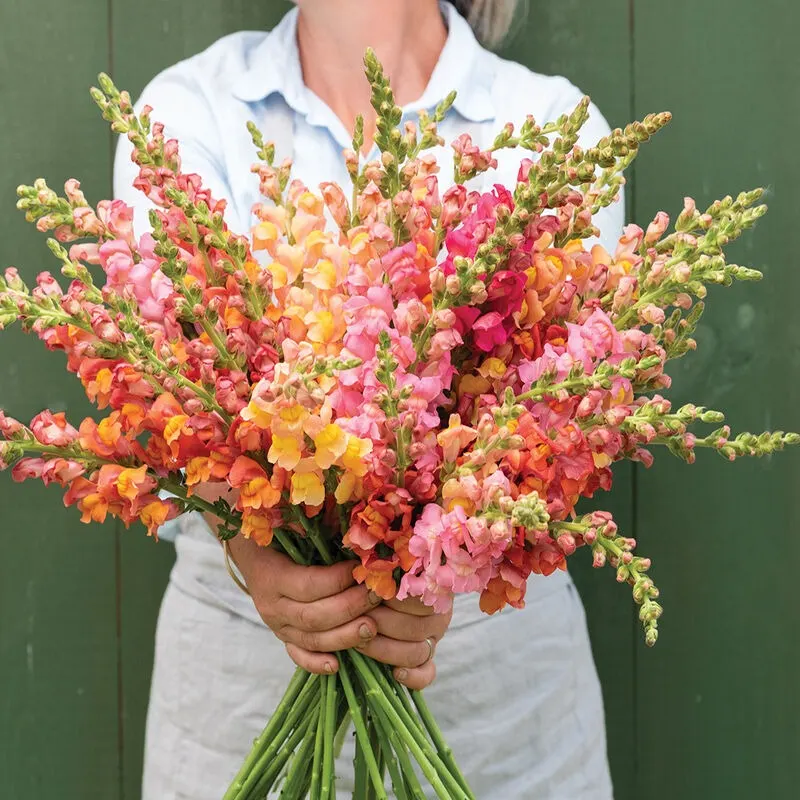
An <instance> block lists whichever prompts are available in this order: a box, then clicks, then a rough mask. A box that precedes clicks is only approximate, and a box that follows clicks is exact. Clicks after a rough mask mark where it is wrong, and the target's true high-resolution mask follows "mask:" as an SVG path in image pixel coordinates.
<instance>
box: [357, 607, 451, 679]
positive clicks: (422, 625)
mask: <svg viewBox="0 0 800 800" xmlns="http://www.w3.org/2000/svg"><path fill="white" fill-rule="evenodd" d="M369 616H370V617H372V619H374V620H375V622H376V623H377V625H378V635H377V636H376V637H375V638H374V639H372V640H371V641H369V642H367V643H366V644H363V645H361V646H360V647H359V648H358V649H359V650H360V651H361V652H362V653H364V654H365V655H368V656H370V657H371V658H374V659H375V660H376V661H382V662H383V663H384V664H392V665H393V666H394V667H395V670H394V677H395V678H396V679H397V680H398V681H399V682H400V683H402V684H405V685H406V686H407V687H408V688H409V689H424V688H425V687H426V686H429V685H430V684H431V683H433V679H434V678H435V677H436V664H435V663H434V660H433V655H434V652H435V650H436V643H437V642H438V641H439V640H440V639H441V638H442V636H444V635H445V633H446V632H447V628H448V626H449V625H450V619H451V618H452V616H453V612H452V611H450V612H448V613H447V614H435V613H434V612H433V609H432V608H430V606H426V605H425V604H424V603H421V602H420V601H419V600H416V599H413V598H410V599H408V600H403V601H400V600H388V601H386V602H384V603H383V604H382V605H379V606H378V607H377V608H374V609H373V610H372V611H370V612H369Z"/></svg>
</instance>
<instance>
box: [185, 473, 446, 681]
mask: <svg viewBox="0 0 800 800" xmlns="http://www.w3.org/2000/svg"><path fill="white" fill-rule="evenodd" d="M223 486H224V485H223V484H205V485H202V484H201V485H200V486H198V487H197V488H196V491H197V494H198V495H199V496H200V497H202V498H204V499H205V500H207V501H209V502H214V501H215V500H217V499H218V498H219V497H221V496H224V497H225V498H226V499H227V500H228V502H230V503H234V502H235V501H236V497H235V493H234V492H232V491H230V490H228V491H223ZM225 488H227V487H225ZM205 517H206V521H207V522H208V524H209V526H210V527H211V529H212V530H216V526H217V520H216V518H215V517H213V516H212V515H210V514H205ZM228 546H229V548H230V553H231V556H232V558H233V560H234V561H235V562H236V565H237V567H238V568H239V571H240V572H241V573H242V577H243V578H244V580H245V583H246V584H247V588H248V590H249V592H250V595H251V597H252V599H253V603H254V604H255V606H256V609H257V610H258V613H259V615H260V616H261V619H263V620H264V622H265V624H266V625H267V626H268V627H269V628H270V629H271V630H272V631H273V633H274V634H275V635H276V636H277V637H278V638H279V639H280V640H281V641H283V642H284V643H285V645H286V652H287V653H288V654H289V656H290V658H291V659H292V661H294V662H295V664H297V665H298V666H300V667H303V669H306V670H308V671H309V672H315V673H327V674H330V673H333V672H336V670H337V669H338V668H339V662H338V660H337V658H336V656H335V655H333V653H335V652H336V651H337V650H347V649H349V648H351V647H352V648H357V649H358V650H359V651H360V652H362V653H364V654H365V655H368V656H370V657H371V658H374V659H375V660H376V661H382V662H383V663H385V664H391V665H393V666H394V667H395V670H394V675H395V678H396V679H397V680H398V681H400V683H403V684H405V685H406V686H408V687H409V688H410V689H424V688H425V687H426V686H428V685H429V684H430V683H431V682H432V681H433V679H434V677H435V675H436V667H435V666H434V663H433V658H432V656H433V652H434V649H435V647H436V643H437V642H438V641H439V640H440V639H441V638H442V636H443V635H444V633H445V631H446V630H447V626H448V625H449V624H450V616H451V615H450V614H434V613H433V611H432V610H431V609H430V608H428V607H427V606H425V605H423V604H422V603H421V602H419V601H418V600H405V601H403V602H400V601H397V600H390V601H388V602H386V603H381V599H380V598H379V597H378V596H377V595H375V594H374V593H372V592H370V591H368V590H367V588H366V587H364V586H359V585H356V583H355V580H354V578H353V563H352V562H349V563H348V562H342V563H339V564H334V565H332V566H330V567H304V566H302V565H299V564H295V562H294V561H292V560H291V559H290V558H288V557H287V556H285V555H283V554H282V553H279V552H278V551H277V550H274V549H273V548H271V547H259V546H258V545H257V544H256V543H255V542H253V541H251V540H249V539H245V538H244V537H243V536H236V537H234V538H233V539H231V540H230V541H229V543H228Z"/></svg>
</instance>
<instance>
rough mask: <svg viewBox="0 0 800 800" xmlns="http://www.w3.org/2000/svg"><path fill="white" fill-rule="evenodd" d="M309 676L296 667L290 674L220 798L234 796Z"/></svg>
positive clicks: (225, 798) (228, 798) (224, 798)
mask: <svg viewBox="0 0 800 800" xmlns="http://www.w3.org/2000/svg"><path fill="white" fill-rule="evenodd" d="M310 677H311V676H310V675H309V673H308V672H306V671H305V670H304V669H301V668H300V667H298V668H297V669H296V670H295V672H294V675H293V676H292V679H291V681H289V685H288V686H287V687H286V691H285V692H284V695H283V697H282V698H281V701H280V703H278V707H277V708H276V709H275V712H274V713H273V715H272V717H271V718H270V720H269V723H268V724H267V726H266V727H265V728H264V730H263V731H262V732H261V735H260V736H259V737H258V738H257V739H256V740H255V742H254V743H253V749H252V750H251V751H250V754H249V755H248V756H247V758H246V759H245V762H244V764H242V766H241V768H240V769H239V772H237V773H236V777H235V778H234V779H233V782H232V783H231V785H230V787H229V789H228V791H227V792H226V793H225V796H224V797H223V798H222V800H231V799H232V798H234V797H236V795H237V794H238V792H239V791H240V790H241V788H242V786H243V784H244V781H245V780H246V778H247V776H248V775H249V773H250V770H251V769H252V767H253V764H254V763H255V762H256V761H257V760H258V758H259V757H260V755H261V753H262V752H263V749H264V747H266V746H268V745H269V744H270V743H271V741H272V737H273V736H274V735H275V733H276V732H277V731H278V730H279V729H280V726H281V725H282V723H283V721H284V719H285V718H286V715H287V714H288V712H289V709H290V708H291V706H292V704H293V703H294V701H295V700H296V699H297V696H298V695H299V694H300V692H301V690H302V689H303V687H304V686H305V685H306V683H307V682H308V679H309V678H310Z"/></svg>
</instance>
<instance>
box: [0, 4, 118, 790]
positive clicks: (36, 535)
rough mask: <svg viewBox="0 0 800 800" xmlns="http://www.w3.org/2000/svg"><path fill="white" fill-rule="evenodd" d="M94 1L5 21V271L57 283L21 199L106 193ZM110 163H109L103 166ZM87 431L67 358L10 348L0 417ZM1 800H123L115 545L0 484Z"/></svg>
mask: <svg viewBox="0 0 800 800" xmlns="http://www.w3.org/2000/svg"><path fill="white" fill-rule="evenodd" d="M107 23H108V19H107V14H106V9H105V5H103V4H100V5H99V6H98V4H97V3H96V2H95V0H71V2H70V3H68V4H65V3H59V2H53V0H42V1H41V2H40V3H38V4H37V7H36V11H35V13H34V12H33V7H32V6H31V4H30V3H28V2H23V1H22V0H4V1H3V3H2V7H0V107H2V109H3V121H2V124H1V125H0V264H2V265H4V266H5V265H8V264H9V263H10V262H11V261H12V259H13V262H14V263H15V264H16V266H18V267H19V268H20V271H21V273H22V274H23V276H24V277H25V278H26V279H32V278H33V277H34V276H35V274H36V273H37V272H39V271H40V270H42V269H55V270H57V267H58V263H57V262H55V260H54V259H53V257H52V256H51V254H50V252H49V250H48V249H47V247H46V245H45V241H44V237H43V236H42V235H41V234H38V233H37V232H36V231H35V230H33V229H32V228H31V227H30V226H29V225H28V224H27V223H26V222H25V221H24V220H23V218H22V215H21V214H20V213H19V212H18V211H16V210H15V208H14V206H15V203H16V194H15V189H16V187H17V185H18V184H20V183H22V182H26V183H27V182H31V181H32V180H33V179H35V178H36V177H38V176H39V175H45V176H47V177H48V178H49V179H50V180H51V182H52V184H53V185H54V186H58V185H59V182H61V183H62V184H63V181H64V180H65V179H66V178H67V177H70V176H72V175H75V176H80V177H81V178H83V180H84V188H85V189H86V191H87V193H88V194H89V195H90V196H93V197H99V196H102V195H104V194H105V193H106V191H107V188H108V163H109V162H108V158H107V157H106V154H109V155H110V150H109V136H108V134H107V132H106V130H105V129H104V126H103V125H102V124H101V125H97V124H96V114H95V108H94V106H93V104H92V103H91V101H90V99H89V98H88V97H87V96H86V95H85V94H84V93H83V92H82V91H81V89H82V87H88V86H89V85H90V83H91V82H92V80H93V75H94V74H96V73H97V72H98V71H99V69H103V68H106V67H107V65H108V39H107V35H106V30H107ZM98 154H99V156H100V157H99V158H98ZM45 406H49V407H51V408H53V409H56V410H66V411H67V412H68V413H69V414H70V416H71V417H73V418H77V419H80V418H82V417H83V416H84V415H85V414H86V413H87V411H88V404H87V403H86V401H85V399H84V398H83V391H82V389H81V387H80V384H79V383H78V381H77V379H75V378H74V376H68V375H67V374H66V372H65V370H64V367H63V357H62V356H60V355H59V354H56V353H48V352H46V351H45V348H44V346H43V345H42V344H41V343H40V342H39V341H38V340H37V339H35V338H33V337H30V336H23V335H22V334H21V333H20V332H19V331H9V332H5V333H3V334H2V335H1V336H0V407H2V408H4V409H5V410H6V411H8V412H9V413H10V414H12V415H18V416H20V417H21V418H23V419H29V418H30V417H31V416H32V415H33V414H35V413H37V412H38V411H40V410H41V409H42V408H43V407H45ZM0 541H2V550H3V557H2V559H0V686H2V691H0V797H2V798H3V800H41V798H46V797H65V798H66V797H69V798H73V797H74V798H85V799H86V800H115V799H116V798H118V797H119V766H120V761H119V741H118V731H119V715H118V684H117V655H118V653H117V611H116V600H117V583H116V571H115V551H116V537H115V533H114V528H113V526H111V525H106V526H103V527H98V526H92V527H91V528H89V527H87V526H84V525H82V524H81V523H80V522H79V518H78V514H77V512H76V510H75V509H70V510H65V509H64V508H63V506H62V502H61V497H60V494H59V491H58V489H57V488H51V489H49V490H45V489H44V488H43V487H42V486H41V485H40V484H34V483H31V484H29V485H25V486H22V487H20V486H16V485H12V482H11V479H10V476H9V475H8V474H7V473H4V474H2V475H0Z"/></svg>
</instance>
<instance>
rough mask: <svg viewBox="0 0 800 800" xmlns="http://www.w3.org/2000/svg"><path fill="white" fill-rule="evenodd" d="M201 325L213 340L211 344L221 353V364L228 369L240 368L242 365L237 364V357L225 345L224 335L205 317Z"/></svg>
mask: <svg viewBox="0 0 800 800" xmlns="http://www.w3.org/2000/svg"><path fill="white" fill-rule="evenodd" d="M200 325H201V327H202V328H203V330H204V331H205V333H206V336H208V338H209V339H210V340H211V344H213V345H214V347H215V348H216V350H217V353H219V359H220V366H222V367H226V368H228V369H240V368H241V365H239V364H237V363H236V359H235V358H234V357H233V356H232V355H231V354H230V353H229V352H228V348H227V347H225V342H223V341H222V337H221V336H220V335H219V331H218V330H217V329H216V327H215V326H214V325H212V324H211V322H210V321H209V320H208V319H206V318H205V317H203V318H202V319H201V320H200Z"/></svg>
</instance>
